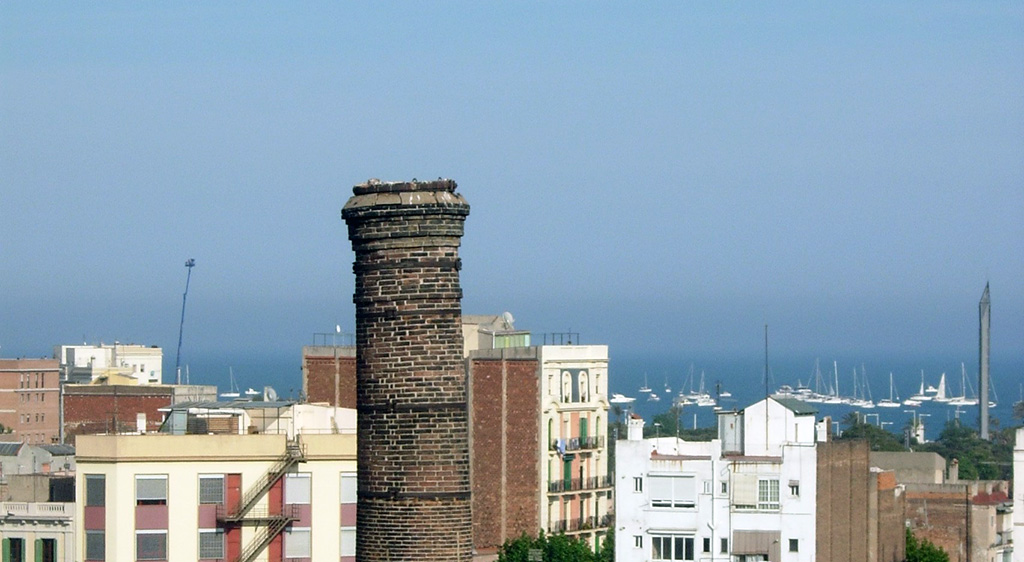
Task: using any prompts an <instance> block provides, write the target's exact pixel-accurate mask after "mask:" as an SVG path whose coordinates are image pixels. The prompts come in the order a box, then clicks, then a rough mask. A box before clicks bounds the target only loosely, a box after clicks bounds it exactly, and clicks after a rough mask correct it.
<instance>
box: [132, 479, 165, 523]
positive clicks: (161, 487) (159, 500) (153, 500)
mask: <svg viewBox="0 0 1024 562" xmlns="http://www.w3.org/2000/svg"><path fill="white" fill-rule="evenodd" d="M135 505H167V475H166V474H152V475H150V474H146V475H141V474H140V475H137V476H136V477H135ZM165 538H166V537H165Z"/></svg>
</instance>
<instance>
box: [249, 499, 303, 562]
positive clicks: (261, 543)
mask: <svg viewBox="0 0 1024 562" xmlns="http://www.w3.org/2000/svg"><path fill="white" fill-rule="evenodd" d="M297 520H298V517H297V516H296V509H295V506H285V507H283V508H282V509H281V513H279V514H276V513H275V514H267V515H266V516H265V517H264V518H263V521H265V522H266V526H265V527H263V529H262V530H260V531H259V532H258V533H257V534H256V537H255V538H254V539H253V540H252V542H250V543H249V544H248V545H246V547H245V549H243V550H242V552H241V554H239V555H238V557H237V558H235V560H234V562H252V560H254V559H255V558H256V557H257V556H259V555H260V553H262V552H263V549H265V548H267V545H269V544H270V543H271V541H273V540H274V538H275V537H277V536H278V535H280V534H281V532H282V531H284V528H285V527H287V526H288V524H289V523H291V522H293V521H297Z"/></svg>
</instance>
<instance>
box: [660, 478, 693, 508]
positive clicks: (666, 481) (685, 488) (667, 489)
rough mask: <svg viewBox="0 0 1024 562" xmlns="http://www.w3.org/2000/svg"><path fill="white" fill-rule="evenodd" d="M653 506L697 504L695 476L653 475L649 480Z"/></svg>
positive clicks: (691, 505) (690, 505) (688, 505)
mask: <svg viewBox="0 0 1024 562" xmlns="http://www.w3.org/2000/svg"><path fill="white" fill-rule="evenodd" d="M648 484H649V485H650V486H649V489H650V496H651V507H694V506H696V505H697V501H696V500H697V490H696V485H697V484H696V478H694V477H693V476H651V477H649V481H648Z"/></svg>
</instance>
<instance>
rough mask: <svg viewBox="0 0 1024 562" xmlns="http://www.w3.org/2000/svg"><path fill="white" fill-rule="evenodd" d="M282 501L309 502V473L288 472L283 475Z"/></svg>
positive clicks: (292, 502) (293, 502)
mask: <svg viewBox="0 0 1024 562" xmlns="http://www.w3.org/2000/svg"><path fill="white" fill-rule="evenodd" d="M284 501H285V503H289V504H308V503H309V473H300V474H289V475H287V476H286V477H285V479H284Z"/></svg>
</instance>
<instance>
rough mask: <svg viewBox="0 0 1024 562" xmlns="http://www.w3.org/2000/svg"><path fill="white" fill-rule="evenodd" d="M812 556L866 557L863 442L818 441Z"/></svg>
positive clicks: (856, 560) (855, 561) (852, 561)
mask: <svg viewBox="0 0 1024 562" xmlns="http://www.w3.org/2000/svg"><path fill="white" fill-rule="evenodd" d="M817 450H818V469H817V476H818V488H817V501H818V505H817V508H818V513H817V518H816V528H815V534H816V536H817V540H816V543H817V544H816V559H817V560H819V561H820V562H828V561H835V562H838V561H841V560H842V561H849V562H861V561H867V560H868V542H869V541H868V536H869V535H868V533H869V529H868V527H869V525H868V515H869V513H868V506H869V493H871V487H870V481H869V478H870V477H872V476H871V473H870V471H869V467H868V445H867V442H866V441H859V440H851V441H831V442H828V443H818V445H817Z"/></svg>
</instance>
